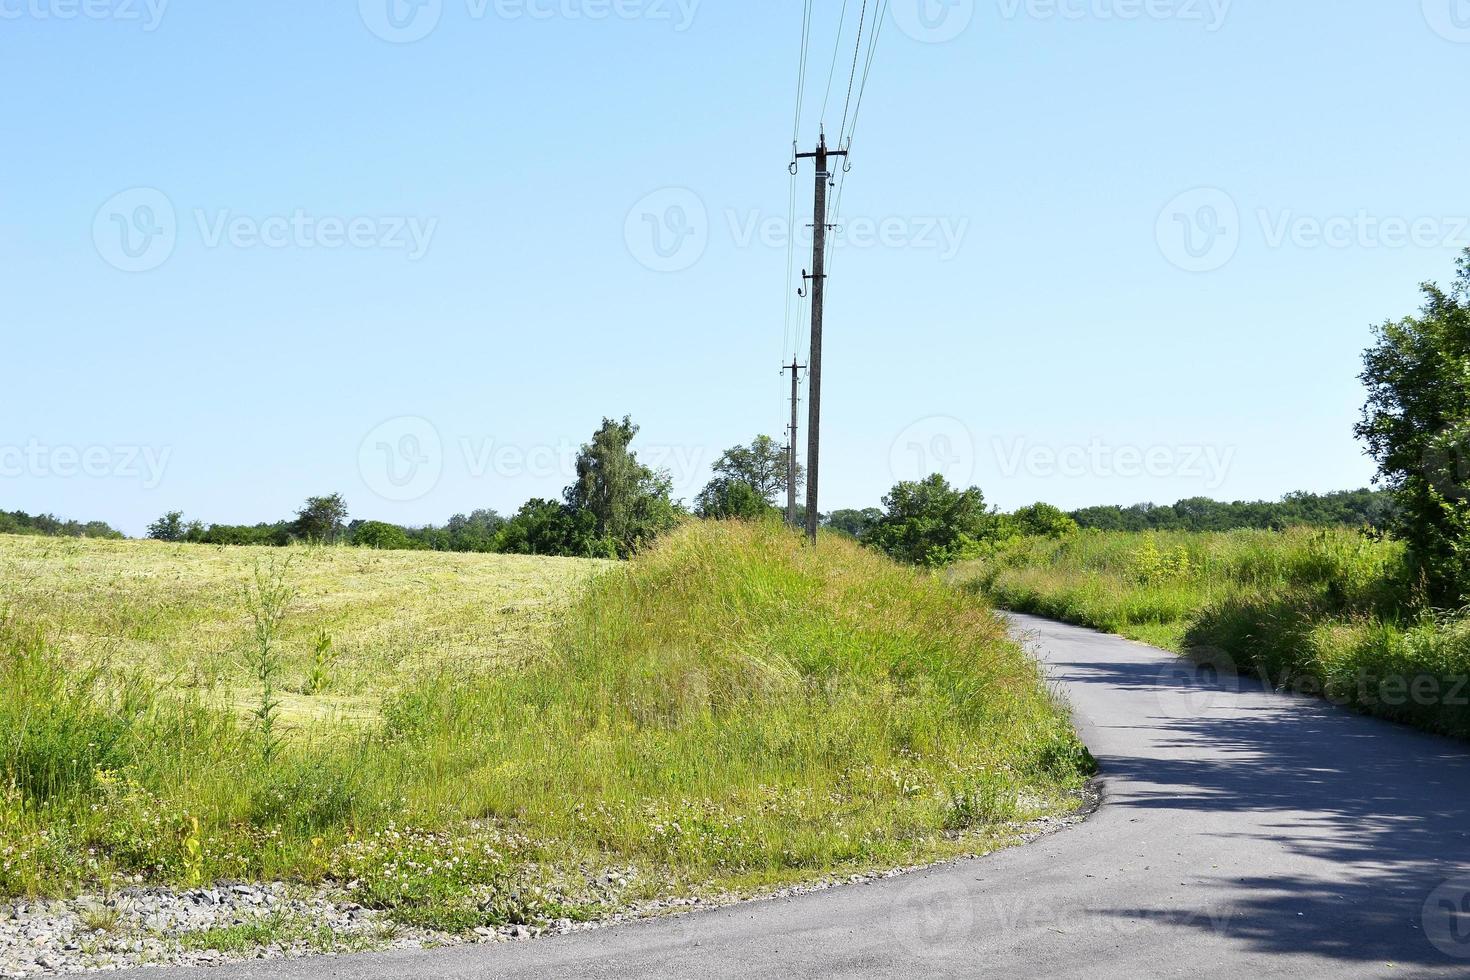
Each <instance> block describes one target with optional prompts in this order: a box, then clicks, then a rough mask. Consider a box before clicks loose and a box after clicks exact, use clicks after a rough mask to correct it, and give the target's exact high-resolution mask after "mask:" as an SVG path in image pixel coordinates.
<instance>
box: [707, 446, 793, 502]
mask: <svg viewBox="0 0 1470 980" xmlns="http://www.w3.org/2000/svg"><path fill="white" fill-rule="evenodd" d="M790 455H791V451H790V449H789V448H788V447H786V446H783V445H781V444H780V443H778V442H776V440H774V439H772V438H771V437H770V436H765V435H761V436H756V437H755V438H754V439H753V440H751V443H750V445H748V446H732V447H731V448H729V449H727V450H725V451H724V452H723V453H721V454H720V458H719V459H718V460H716V461H715V465H714V466H713V467H712V469H713V470H714V471H715V475H716V477H717V478H718V477H723V478H724V479H726V480H728V481H740V482H742V483H746V484H749V485H750V486H751V487H752V488H753V489H754V490H755V492H756V493H757V494H759V495H760V496H761V497H763V498H765V500H766V502H767V503H778V501H777V500H776V497H777V496H778V495H779V494H784V493H785V492H786V479H787V474H786V470H787V460H788V459H789V458H790ZM803 479H804V474H803V470H802V468H801V466H800V465H798V466H797V467H796V485H797V487H800V486H801V485H802V481H803Z"/></svg>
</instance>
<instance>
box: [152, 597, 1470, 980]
mask: <svg viewBox="0 0 1470 980" xmlns="http://www.w3.org/2000/svg"><path fill="white" fill-rule="evenodd" d="M1014 618H1015V623H1016V627H1017V629H1018V630H1021V631H1024V632H1025V633H1026V634H1027V635H1028V637H1029V639H1030V642H1031V643H1032V645H1033V648H1034V649H1035V651H1036V653H1037V655H1038V656H1039V657H1040V658H1041V659H1042V660H1043V661H1044V662H1045V663H1046V665H1047V669H1048V670H1049V671H1050V673H1051V676H1052V678H1053V679H1054V680H1055V681H1056V683H1057V684H1058V685H1059V687H1060V689H1061V691H1062V692H1063V694H1064V695H1065V697H1066V698H1067V699H1068V700H1070V702H1071V703H1072V705H1073V707H1074V709H1075V712H1076V718H1077V722H1078V725H1079V729H1080V731H1081V732H1082V736H1083V738H1084V739H1085V740H1086V742H1087V744H1088V745H1089V746H1090V747H1091V748H1092V750H1093V752H1094V753H1095V754H1096V755H1097V757H1098V759H1099V761H1100V762H1101V763H1102V771H1103V778H1102V791H1103V797H1104V801H1103V804H1102V807H1101V808H1100V809H1099V811H1098V812H1097V813H1096V814H1095V815H1094V816H1093V817H1092V818H1091V819H1090V820H1089V821H1087V822H1086V823H1084V824H1082V825H1080V826H1078V827H1075V828H1072V829H1070V830H1066V831H1063V832H1061V833H1059V834H1055V835H1053V836H1051V837H1048V838H1046V839H1044V840H1042V841H1040V842H1038V843H1036V844H1033V845H1031V846H1029V847H1022V848H1015V849H1012V850H1009V851H1005V852H1002V853H1000V854H998V855H994V856H992V857H989V858H983V859H977V860H970V861H962V862H959V863H957V864H953V865H949V866H946V867H943V868H939V869H935V870H931V871H927V872H920V873H916V874H913V875H908V876H904V877H901V878H894V879H888V880H885V881H879V882H874V883H870V884H864V885H856V886H851V887H844V888H838V889H833V890H829V891H825V892H821V893H816V894H811V895H806V896H801V897H797V898H792V899H788V900H779V901H769V902H758V903H751V904H746V905H741V906H737V907H733V908H729V909H726V910H723V911H717V912H706V913H699V914H696V915H691V916H686V917H683V918H679V919H672V920H663V921H654V922H644V923H636V924H633V925H628V926H625V927H619V928H615V929H608V930H600V931H595V932H589V933H580V934H575V935H571V936H566V937H561V938H555V939H547V940H540V941H536V942H523V943H513V944H500V945H495V946H486V947H473V948H466V949H453V950H440V951H434V952H426V953H395V954H384V955H368V956H358V957H344V958H340V959H317V960H300V961H295V962H277V963H264V964H260V965H252V966H247V967H231V968H226V969H222V970H218V971H212V972H211V971H169V972H167V973H166V974H160V973H158V972H156V971H154V972H150V973H149V974H147V975H148V976H151V977H160V978H161V977H163V976H167V977H168V978H169V980H195V978H199V980H204V978H207V980H235V978H255V977H259V978H270V980H295V978H307V977H310V978H325V977H342V978H364V980H379V978H382V980H388V978H394V980H401V978H419V977H423V978H430V977H433V978H471V977H474V978H482V977H483V978H489V977H520V976H537V977H635V978H663V977H670V978H675V977H677V978H685V977H857V976H862V977H899V976H902V977H911V978H923V977H930V976H977V977H978V976H983V977H1031V976H1048V977H1053V976H1054V977H1087V978H1089V980H1104V978H1112V977H1118V978H1134V977H1158V976H1187V977H1251V978H1254V977H1327V976H1331V977H1359V976H1363V977H1370V976H1371V977H1385V976H1389V977H1428V976H1446V977H1461V978H1464V977H1470V806H1467V803H1470V753H1467V751H1466V749H1465V747H1464V746H1463V745H1460V744H1458V743H1455V742H1451V741H1449V740H1445V739H1439V738H1435V737H1432V736H1427V735H1420V734H1416V733H1414V732H1412V731H1409V730H1407V729H1404V728H1399V727H1396V726H1393V725H1389V724H1386V723H1382V722H1378V721H1374V720H1371V719H1368V718H1363V717H1359V716H1356V715H1353V714H1349V713H1348V712H1346V711H1343V710H1339V709H1336V708H1333V707H1331V706H1330V705H1327V704H1325V703H1324V702H1321V701H1316V700H1310V699H1302V698H1293V697H1287V696H1281V695H1277V694H1273V693H1269V692H1267V691H1264V690H1263V689H1262V688H1261V687H1260V686H1259V685H1256V684H1251V683H1248V682H1245V681H1241V680H1237V679H1234V678H1226V679H1224V680H1217V679H1215V678H1213V677H1212V676H1205V677H1201V676H1200V673H1199V672H1198V671H1196V670H1195V669H1193V668H1192V667H1191V666H1189V665H1187V664H1186V663H1185V662H1183V661H1179V660H1177V659H1176V658H1173V657H1171V656H1169V655H1167V654H1164V653H1161V652H1159V651H1156V650H1153V649H1151V648H1149V647H1145V646H1141V645H1139V644H1135V643H1130V642H1128V641H1125V640H1121V639H1117V638H1115V637H1109V636H1102V635H1099V634H1096V633H1093V632H1090V631H1087V630H1082V629H1077V628H1074V627H1070V626H1062V625H1058V624H1055V623H1050V622H1047V621H1044V620H1037V619H1030V618H1027V617H1022V616H1017V617H1014Z"/></svg>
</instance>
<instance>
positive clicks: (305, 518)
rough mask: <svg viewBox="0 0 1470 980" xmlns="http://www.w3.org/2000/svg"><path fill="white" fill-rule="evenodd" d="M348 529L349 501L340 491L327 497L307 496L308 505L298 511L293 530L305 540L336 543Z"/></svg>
mask: <svg viewBox="0 0 1470 980" xmlns="http://www.w3.org/2000/svg"><path fill="white" fill-rule="evenodd" d="M346 529H347V502H346V501H345V500H343V499H342V495H341V494H340V493H334V494H330V495H328V496H325V497H307V498H306V505H305V506H303V507H302V508H301V510H299V511H297V512H296V521H295V523H293V524H292V526H291V531H292V533H293V534H295V535H296V536H297V537H298V538H301V539H302V540H304V541H316V542H320V543H322V544H335V543H336V542H337V541H338V540H339V539H340V538H341V537H342V532H343V531H345V530H346Z"/></svg>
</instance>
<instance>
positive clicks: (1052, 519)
mask: <svg viewBox="0 0 1470 980" xmlns="http://www.w3.org/2000/svg"><path fill="white" fill-rule="evenodd" d="M1010 520H1011V524H1012V526H1014V528H1015V529H1016V531H1017V532H1018V533H1020V534H1024V535H1030V536H1033V537H1038V538H1065V537H1067V536H1068V535H1072V534H1076V533H1077V531H1078V530H1079V528H1078V526H1077V521H1076V520H1074V519H1073V518H1071V517H1069V516H1068V515H1067V514H1065V513H1063V512H1062V509H1061V508H1060V507H1053V506H1052V505H1051V504H1044V503H1035V504H1032V505H1031V506H1029V507H1022V508H1021V509H1020V510H1018V511H1016V512H1015V513H1014V514H1012V515H1011V517H1010Z"/></svg>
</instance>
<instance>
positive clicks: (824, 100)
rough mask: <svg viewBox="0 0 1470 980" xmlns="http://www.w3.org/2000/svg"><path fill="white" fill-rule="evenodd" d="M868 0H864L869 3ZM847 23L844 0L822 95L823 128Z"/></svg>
mask: <svg viewBox="0 0 1470 980" xmlns="http://www.w3.org/2000/svg"><path fill="white" fill-rule="evenodd" d="M867 2H868V0H863V3H865V4H866V3H867ZM846 23H847V0H842V16H841V17H839V18H837V38H836V40H834V41H833V42H832V66H831V67H830V68H828V69H827V94H826V95H824V96H823V97H822V128H823V129H826V128H827V103H828V102H829V101H831V99H832V78H833V76H834V75H836V74H837V55H838V54H839V53H840V52H841V51H842V25H844V24H846Z"/></svg>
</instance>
